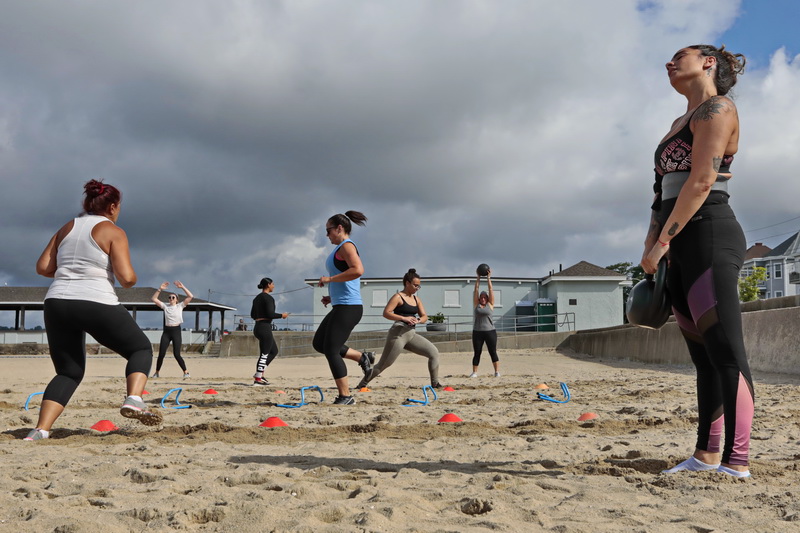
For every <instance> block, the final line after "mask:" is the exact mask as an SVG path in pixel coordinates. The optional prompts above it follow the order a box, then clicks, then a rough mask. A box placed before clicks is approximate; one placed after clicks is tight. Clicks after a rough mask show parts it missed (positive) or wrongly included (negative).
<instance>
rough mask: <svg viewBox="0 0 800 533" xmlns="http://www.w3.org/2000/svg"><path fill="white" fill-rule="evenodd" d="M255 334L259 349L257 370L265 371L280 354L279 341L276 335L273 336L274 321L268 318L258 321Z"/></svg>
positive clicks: (254, 330)
mask: <svg viewBox="0 0 800 533" xmlns="http://www.w3.org/2000/svg"><path fill="white" fill-rule="evenodd" d="M253 335H255V336H256V338H257V339H258V350H259V352H258V353H259V355H258V362H257V363H256V372H264V369H265V368H267V367H268V366H269V364H270V363H271V362H272V360H273V359H275V356H276V355H278V343H276V342H275V337H273V336H272V322H268V321H266V320H258V321H256V326H255V328H253Z"/></svg>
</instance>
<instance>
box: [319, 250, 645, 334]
mask: <svg viewBox="0 0 800 533" xmlns="http://www.w3.org/2000/svg"><path fill="white" fill-rule="evenodd" d="M420 275H421V283H422V288H421V289H420V291H419V293H418V294H419V297H420V298H421V299H422V302H423V305H424V306H425V311H426V312H427V313H428V316H433V315H435V314H437V313H442V314H443V315H444V316H445V317H446V329H447V330H448V331H459V332H463V331H471V330H472V297H473V291H474V287H475V285H474V283H475V275H474V274H473V275H471V276H457V277H425V276H422V273H420ZM317 281H318V279H306V280H305V282H306V283H308V284H309V285H310V286H311V287H312V288H313V289H314V291H313V296H312V298H313V303H314V312H313V313H314V324H313V327H314V329H316V327H317V326H318V325H319V322H320V321H321V320H322V318H323V317H324V316H325V314H327V313H328V311H330V307H328V308H325V307H323V305H322V303H321V301H320V300H321V299H322V296H324V295H326V294H328V289H327V287H324V288H320V287H317ZM630 284H631V282H630V280H628V279H627V277H626V276H624V275H622V274H620V273H618V272H614V271H612V270H607V269H605V268H601V267H598V266H596V265H592V264H590V263H587V262H586V261H581V262H580V263H578V264H576V265H574V266H571V267H569V268H567V269H565V270H563V271H561V272H558V273H553V274H551V275H549V276H547V277H544V278H505V277H499V276H498V277H494V276H493V277H492V285H493V288H494V293H495V311H494V320H495V325H496V326H497V329H498V330H501V331H503V330H505V331H513V330H514V329H515V328H516V329H517V330H518V331H575V330H576V329H593V328H602V327H608V326H617V325H620V324H622V323H623V287H624V286H629V285H630ZM402 288H403V282H402V279H401V278H400V277H398V278H361V298H362V301H363V303H364V317H363V318H362V319H361V322H360V323H359V325H358V327H357V328H356V330H355V331H370V330H384V331H385V330H386V329H387V328H388V326H389V321H387V320H386V319H385V318H383V308H384V307H385V306H386V302H388V301H389V297H390V296H391V295H393V294H394V293H396V292H398V291H400V290H402ZM485 288H486V286H485V278H484V279H483V280H482V282H481V290H485Z"/></svg>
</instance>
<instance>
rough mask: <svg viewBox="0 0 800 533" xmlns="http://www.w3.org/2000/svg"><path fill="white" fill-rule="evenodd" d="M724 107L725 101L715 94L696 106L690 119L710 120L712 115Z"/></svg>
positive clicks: (717, 113)
mask: <svg viewBox="0 0 800 533" xmlns="http://www.w3.org/2000/svg"><path fill="white" fill-rule="evenodd" d="M725 107H726V104H725V101H724V100H722V99H721V98H718V97H716V96H712V97H711V98H709V99H708V100H706V101H705V102H703V103H702V104H700V107H698V108H697V112H695V114H694V116H693V117H692V120H697V121H699V120H711V119H712V118H714V115H719V114H721V111H722V110H723V108H725Z"/></svg>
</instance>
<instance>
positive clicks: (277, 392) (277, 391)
mask: <svg viewBox="0 0 800 533" xmlns="http://www.w3.org/2000/svg"><path fill="white" fill-rule="evenodd" d="M275 394H286V391H284V390H276V391H275Z"/></svg>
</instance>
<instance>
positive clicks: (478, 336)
mask: <svg viewBox="0 0 800 533" xmlns="http://www.w3.org/2000/svg"><path fill="white" fill-rule="evenodd" d="M484 342H485V343H486V349H487V350H489V357H491V358H492V363H496V362H498V361H499V360H500V358H499V357H497V330H496V329H492V330H489V331H475V330H472V349H473V350H474V352H475V355H473V356H472V366H478V365H479V364H480V362H481V352H482V351H483V343H484Z"/></svg>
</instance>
